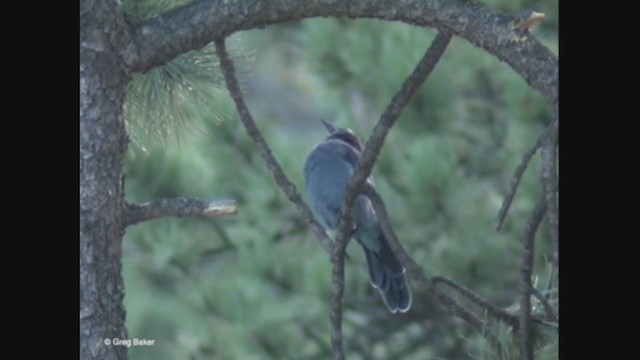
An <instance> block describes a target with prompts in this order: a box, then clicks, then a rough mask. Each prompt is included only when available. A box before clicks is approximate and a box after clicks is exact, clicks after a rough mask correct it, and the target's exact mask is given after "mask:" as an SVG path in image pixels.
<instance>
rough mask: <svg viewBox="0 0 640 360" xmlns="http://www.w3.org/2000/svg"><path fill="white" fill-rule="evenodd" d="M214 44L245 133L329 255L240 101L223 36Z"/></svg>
mask: <svg viewBox="0 0 640 360" xmlns="http://www.w3.org/2000/svg"><path fill="white" fill-rule="evenodd" d="M215 44H216V52H217V54H218V57H219V58H220V69H221V70H222V74H223V75H224V80H225V82H226V83H227V88H228V89H229V93H230V94H231V97H232V98H233V101H234V102H235V104H236V110H237V111H238V114H239V115H240V121H241V122H242V124H243V125H244V127H245V129H246V130H247V134H248V135H249V136H250V137H251V139H253V141H254V142H255V144H256V146H257V147H258V151H259V152H260V155H261V156H262V158H263V159H264V160H265V162H266V163H267V167H268V168H269V171H271V174H273V178H274V179H275V180H276V183H277V184H278V186H279V187H280V189H282V191H283V192H284V193H285V194H286V195H287V197H288V198H289V201H291V202H292V203H294V204H295V205H296V207H297V208H298V211H299V212H300V214H301V215H302V218H303V219H304V220H305V221H306V222H307V224H308V225H309V227H310V228H311V231H312V232H313V233H314V235H315V236H316V237H317V238H318V240H319V241H320V244H321V245H322V247H323V248H324V249H325V251H326V252H328V253H329V254H332V253H333V243H332V242H331V239H329V237H328V236H327V233H326V232H325V231H324V229H323V228H322V226H320V224H319V223H318V222H317V221H316V219H315V218H314V216H313V213H312V212H311V209H309V207H308V206H307V204H306V203H305V202H304V201H303V200H302V197H301V196H300V194H299V193H298V190H297V189H296V186H295V185H294V184H293V183H292V182H291V181H290V180H289V178H288V177H287V175H286V174H285V173H284V171H283V170H282V167H281V166H280V164H279V163H278V161H277V160H276V159H275V158H274V157H273V154H272V153H271V149H270V148H269V145H267V142H266V141H265V139H264V137H263V136H262V133H260V130H258V127H257V126H256V124H255V122H254V121H253V117H252V116H251V113H250V112H249V108H248V107H247V104H246V103H245V102H244V99H243V97H242V91H241V90H240V86H239V85H238V79H236V76H235V70H234V67H233V62H232V61H231V59H229V54H227V50H226V47H225V39H218V40H216V41H215Z"/></svg>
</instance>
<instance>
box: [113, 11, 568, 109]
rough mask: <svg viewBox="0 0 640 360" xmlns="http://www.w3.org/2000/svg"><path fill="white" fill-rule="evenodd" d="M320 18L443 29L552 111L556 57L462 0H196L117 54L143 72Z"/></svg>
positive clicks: (514, 25) (141, 31) (151, 23)
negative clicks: (272, 28) (221, 43)
mask: <svg viewBox="0 0 640 360" xmlns="http://www.w3.org/2000/svg"><path fill="white" fill-rule="evenodd" d="M328 16H335V17H348V18H377V19H382V20H387V21H401V22H404V23H407V24H411V25H417V26H423V27H426V26H429V27H435V28H438V29H441V30H444V29H446V30H448V31H449V32H451V33H452V34H453V35H457V36H460V37H462V38H464V39H466V40H467V41H469V42H470V43H472V44H473V45H475V46H477V47H479V48H482V49H484V50H486V51H487V52H489V53H490V54H493V55H494V56H496V57H497V58H498V59H499V60H501V61H503V62H506V63H507V64H509V66H511V67H512V68H513V69H514V70H515V71H516V72H517V73H518V74H520V76H522V78H524V79H525V81H526V82H527V83H528V84H529V85H531V86H532V87H533V88H534V89H536V90H538V91H540V92H541V93H542V95H543V96H544V97H545V98H546V100H547V101H548V102H549V104H550V105H551V107H552V108H554V110H556V109H557V105H558V57H557V56H556V55H555V54H554V53H552V52H551V51H550V50H549V49H548V48H547V47H545V46H544V45H543V44H542V43H541V42H540V41H538V40H537V39H536V38H535V37H533V36H532V35H530V34H529V33H528V32H527V31H522V30H520V29H518V26H519V25H520V24H521V20H519V19H520V17H518V16H511V15H507V14H505V13H502V12H499V11H497V10H494V9H492V8H490V7H488V6H486V5H485V4H482V3H480V2H477V1H470V0H447V1H442V0H397V1H382V0H378V1H372V0H368V1H365V0H361V1H357V0H354V1H340V0H325V1H311V0H307V1H303V0H284V1H247V0H226V1H215V0H197V1H193V2H189V3H188V4H186V5H184V6H182V7H179V8H176V9H174V10H172V11H169V12H167V13H165V14H162V15H160V16H158V17H155V18H153V19H150V20H148V21H145V22H143V23H139V24H136V25H133V26H132V27H131V29H130V32H131V37H132V39H133V40H132V42H131V44H130V46H129V47H128V48H127V49H125V50H124V51H123V53H122V57H123V59H124V60H125V62H126V63H127V64H129V66H130V67H131V69H132V70H133V71H136V72H144V71H146V70H148V69H150V68H152V67H155V66H158V65H160V64H164V63H166V62H168V61H169V60H171V59H173V58H175V57H177V56H178V55H180V54H182V53H185V52H187V51H190V50H195V49H199V48H202V47H203V46H205V45H206V44H208V43H210V42H211V41H214V40H215V39H221V38H223V37H225V36H228V35H230V34H232V33H234V32H237V31H242V30H248V29H254V28H260V27H264V26H266V25H269V24H275V23H282V22H287V21H293V20H301V19H304V18H311V17H328Z"/></svg>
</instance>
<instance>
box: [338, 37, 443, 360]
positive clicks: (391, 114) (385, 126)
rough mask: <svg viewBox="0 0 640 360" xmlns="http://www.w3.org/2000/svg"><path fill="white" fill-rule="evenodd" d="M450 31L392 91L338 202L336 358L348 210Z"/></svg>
mask: <svg viewBox="0 0 640 360" xmlns="http://www.w3.org/2000/svg"><path fill="white" fill-rule="evenodd" d="M450 40H451V35H450V34H448V33H444V32H440V33H438V35H437V36H436V38H435V39H434V40H433V42H432V43H431V46H429V48H428V49H427V52H426V53H425V54H424V56H423V57H422V59H420V61H419V62H418V64H417V65H416V67H415V69H414V70H413V71H412V72H411V74H410V75H409V77H407V79H405V81H404V82H403V84H402V86H401V88H400V90H398V92H397V93H396V94H395V96H394V97H393V99H392V100H391V103H390V104H389V105H388V106H387V109H386V110H385V111H384V113H383V114H382V115H381V116H380V120H379V121H378V123H377V124H376V126H375V127H374V128H373V131H372V133H371V136H370V137H369V139H368V140H367V143H366V144H365V147H364V150H363V152H362V156H361V157H360V161H359V162H358V166H356V169H355V171H354V173H353V175H352V176H351V180H350V181H349V186H348V187H347V195H346V197H345V201H344V204H342V208H341V213H340V220H339V221H338V231H337V234H336V247H335V249H334V252H333V253H332V256H331V262H332V263H333V271H332V280H333V288H334V291H333V298H332V301H331V327H332V334H331V344H332V347H333V350H334V354H335V358H336V359H344V356H345V355H344V346H343V341H342V304H343V302H344V255H345V251H346V248H347V245H348V243H349V240H350V239H351V229H352V225H351V210H352V209H353V205H354V203H355V201H356V198H357V197H358V195H359V194H360V192H361V188H362V186H363V185H364V184H365V181H366V180H367V178H368V177H369V175H370V174H371V170H372V168H373V165H374V164H375V161H376V158H377V156H378V154H379V153H380V149H382V145H383V144H384V139H385V138H386V136H387V133H388V132H389V130H390V129H391V126H393V124H394V123H395V122H396V121H397V120H398V117H399V116H400V114H401V113H402V110H403V109H404V107H405V106H406V105H407V104H408V103H409V101H410V100H411V98H412V97H413V95H414V94H415V92H416V91H417V90H418V89H419V88H420V86H421V85H422V84H423V83H424V81H425V80H426V79H427V77H428V76H429V74H430V73H431V72H432V71H433V69H434V68H435V66H436V64H437V63H438V60H440V58H441V57H442V54H444V51H445V49H446V48H447V45H448V44H449V41H450Z"/></svg>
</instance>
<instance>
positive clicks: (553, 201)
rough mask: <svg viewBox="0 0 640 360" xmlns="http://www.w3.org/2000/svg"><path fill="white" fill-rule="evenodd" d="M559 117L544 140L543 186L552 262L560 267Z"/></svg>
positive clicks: (548, 130) (542, 155) (542, 153)
mask: <svg viewBox="0 0 640 360" xmlns="http://www.w3.org/2000/svg"><path fill="white" fill-rule="evenodd" d="M557 143H558V119H556V120H555V121H554V122H553V123H551V125H550V126H549V128H548V129H547V131H545V135H544V138H543V140H542V151H541V158H542V186H543V190H544V196H545V200H546V202H547V209H548V216H549V217H548V221H549V232H550V235H551V244H552V246H553V255H552V264H553V265H554V266H555V268H556V269H557V268H558V263H559V253H558V247H559V246H558V245H559V241H560V240H559V234H558V223H559V210H558V173H557V169H556V168H557Z"/></svg>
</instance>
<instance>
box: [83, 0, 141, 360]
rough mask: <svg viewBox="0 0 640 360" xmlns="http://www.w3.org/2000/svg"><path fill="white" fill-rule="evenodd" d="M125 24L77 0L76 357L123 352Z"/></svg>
mask: <svg viewBox="0 0 640 360" xmlns="http://www.w3.org/2000/svg"><path fill="white" fill-rule="evenodd" d="M126 38H127V36H126V26H125V25H124V22H123V18H122V14H121V13H120V9H119V6H118V5H117V4H116V2H115V1H113V0H82V1H81V2H80V358H82V359H124V358H126V357H127V348H126V347H124V346H113V345H107V342H108V341H107V339H108V340H109V341H111V340H112V339H114V338H118V339H126V338H127V333H126V329H125V311H124V306H123V302H122V300H123V297H124V284H123V280H122V235H123V234H124V225H123V218H122V217H123V208H124V194H123V186H122V185H123V183H122V181H123V180H122V171H123V170H122V169H123V158H124V154H125V151H126V148H127V135H126V131H125V125H124V118H123V115H122V103H123V101H124V95H125V88H126V84H127V82H128V80H129V75H128V71H127V69H126V66H125V64H124V62H123V61H122V60H121V58H120V54H119V51H118V50H117V49H122V48H123V46H122V45H123V44H125V43H126V40H125V39H126Z"/></svg>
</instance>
